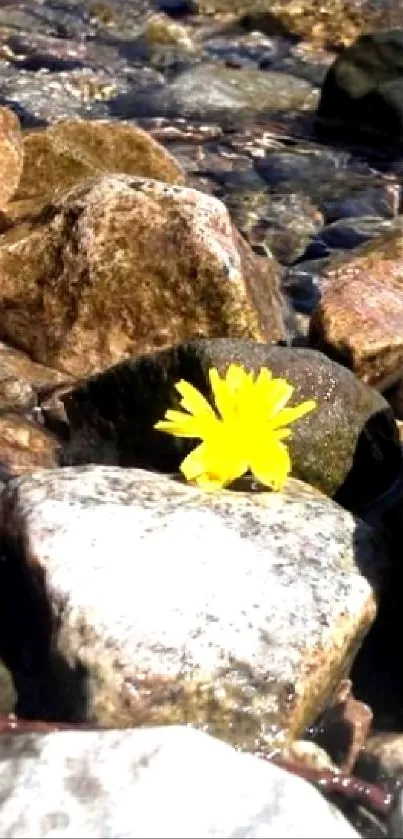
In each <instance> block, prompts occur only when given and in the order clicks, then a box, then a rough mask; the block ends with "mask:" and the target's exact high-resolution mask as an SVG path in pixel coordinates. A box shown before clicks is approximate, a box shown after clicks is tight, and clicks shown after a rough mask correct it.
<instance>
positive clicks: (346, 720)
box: [317, 679, 373, 774]
mask: <svg viewBox="0 0 403 839" xmlns="http://www.w3.org/2000/svg"><path fill="white" fill-rule="evenodd" d="M351 686H352V684H351V681H350V679H343V680H342V682H341V684H340V686H339V691H338V695H337V696H336V697H335V698H334V702H333V704H332V705H331V706H330V707H328V708H327V709H326V711H325V712H324V713H323V714H322V717H321V720H320V725H319V727H318V728H319V734H318V737H317V740H318V742H319V744H320V745H321V746H322V748H324V749H325V750H326V752H327V753H328V754H330V756H331V758H332V759H333V760H334V761H335V762H336V763H337V765H338V766H339V767H340V769H341V770H342V771H343V772H346V773H347V774H348V773H350V772H352V770H353V769H354V766H355V763H356V760H357V757H358V755H359V753H360V751H361V749H362V748H363V747H364V745H365V742H366V740H367V737H368V732H369V730H370V728H371V723H372V718H373V714H372V711H371V709H370V708H369V706H368V705H366V704H365V703H364V702H361V701H360V700H358V699H355V697H354V696H353V694H352V691H351Z"/></svg>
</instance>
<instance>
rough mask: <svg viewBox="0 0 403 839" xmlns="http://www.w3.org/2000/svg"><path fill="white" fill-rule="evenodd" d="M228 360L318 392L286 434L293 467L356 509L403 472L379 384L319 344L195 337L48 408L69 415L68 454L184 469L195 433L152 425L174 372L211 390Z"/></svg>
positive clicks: (301, 392)
mask: <svg viewBox="0 0 403 839" xmlns="http://www.w3.org/2000/svg"><path fill="white" fill-rule="evenodd" d="M231 362H235V363H237V364H242V365H243V366H245V367H246V368H247V369H250V370H256V371H257V370H260V368H261V367H262V366H263V367H264V366H267V367H269V369H271V370H273V372H274V373H275V374H276V375H278V376H283V377H285V378H286V379H287V380H288V381H290V382H291V383H292V384H293V385H294V387H295V397H294V398H295V401H296V403H298V402H299V401H302V400H304V399H312V398H313V399H316V401H317V405H318V408H317V410H316V411H313V412H312V413H311V414H309V415H307V416H306V417H305V418H304V420H303V422H298V423H295V425H294V427H293V434H292V438H291V439H290V441H289V446H290V453H291V457H292V463H293V474H294V476H295V477H297V478H300V479H301V480H303V481H306V482H307V483H309V484H311V485H313V486H316V487H318V488H319V489H320V490H322V492H325V493H326V494H329V495H332V496H335V497H336V499H337V501H339V503H340V504H342V505H343V506H346V507H348V508H349V509H351V510H354V511H357V510H360V508H361V506H362V505H364V504H367V503H371V502H373V501H374V500H375V499H377V498H378V496H379V495H381V494H382V493H384V492H385V491H386V490H388V489H389V488H390V486H391V485H392V483H393V482H394V481H396V479H397V478H398V477H399V475H400V473H401V468H402V454H401V448H400V444H399V437H398V432H397V428H396V424H395V421H394V418H393V414H392V411H391V409H390V406H389V405H388V403H387V402H386V400H385V399H383V397H381V396H380V394H379V393H376V392H375V391H373V390H372V389H371V388H369V387H367V386H366V385H364V384H363V383H362V382H360V381H359V380H358V379H357V378H356V376H354V375H352V373H351V372H350V371H349V370H346V369H345V368H344V367H342V366H341V365H339V364H336V363H335V362H333V361H331V360H330V359H328V358H327V357H326V356H325V355H323V354H322V353H318V352H315V351H312V350H310V349H302V348H301V349H297V348H295V347H293V348H290V347H271V346H269V345H267V344H257V343H255V342H251V341H237V340H229V339H211V340H195V341H190V342H189V343H184V344H181V345H179V346H176V347H172V348H170V349H168V350H166V351H163V352H161V353H155V354H149V355H146V356H141V357H137V358H133V359H130V360H129V361H125V362H122V363H121V364H119V365H116V366H115V367H112V368H110V369H109V370H106V371H104V372H103V373H101V374H100V375H99V376H94V377H92V378H90V379H88V380H87V381H84V382H82V383H80V384H79V385H77V387H73V388H72V389H70V388H69V389H67V391H66V392H65V393H64V394H63V395H61V397H60V402H61V405H60V402H59V405H57V404H56V405H54V406H49V408H46V409H45V412H46V416H47V419H48V422H49V423H50V426H51V427H52V420H53V415H54V416H55V419H58V420H63V410H64V419H65V420H67V423H68V425H69V432H68V435H67V436H66V435H65V440H64V441H63V453H62V462H63V463H64V464H70V465H72V464H78V463H89V462H90V463H91V462H92V463H94V462H95V463H109V464H115V465H116V464H119V465H120V466H140V467H142V468H144V467H145V468H151V469H156V470H161V469H163V470H164V471H168V472H175V471H178V470H179V465H180V462H181V460H182V459H183V457H184V456H185V454H187V452H188V451H189V441H188V440H185V439H181V438H173V437H171V436H170V435H168V434H161V432H159V431H155V430H154V429H153V425H154V423H155V422H157V420H159V419H160V418H161V417H162V416H163V415H164V413H165V411H166V409H167V408H169V407H171V408H172V407H178V405H177V400H176V395H175V389H174V385H175V382H177V381H179V379H181V378H184V379H187V380H188V381H190V382H192V383H193V384H194V385H195V386H196V387H197V388H199V389H200V390H201V391H202V392H203V393H204V394H205V395H206V396H207V397H208V398H210V399H211V398H212V396H211V393H210V390H209V385H208V370H209V368H210V367H213V366H216V367H218V368H219V370H221V371H224V370H226V369H227V367H228V365H229V364H230V363H231ZM57 408H58V409H59V410H58V411H57V410H56V409H57ZM61 408H62V410H60V409H61ZM192 445H193V444H190V448H191V447H192Z"/></svg>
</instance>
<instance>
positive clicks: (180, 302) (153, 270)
mask: <svg viewBox="0 0 403 839" xmlns="http://www.w3.org/2000/svg"><path fill="white" fill-rule="evenodd" d="M277 279H278V268H277V263H276V262H275V260H274V259H261V258H259V257H257V256H255V254H254V253H253V251H252V250H251V248H250V247H249V245H248V244H247V243H246V242H245V241H244V240H243V239H242V237H241V236H240V234H239V233H238V232H237V231H236V230H235V228H234V227H233V226H232V224H231V221H230V217H229V215H228V212H227V210H226V208H225V207H224V205H223V204H222V203H221V202H220V201H218V200H217V199H215V198H212V197H211V196H209V195H205V194H204V193H201V192H198V191H197V190H194V189H189V188H184V187H177V186H170V185H167V184H164V183H161V182H159V181H152V180H147V179H141V178H129V177H127V176H126V177H125V176H123V175H116V176H114V177H109V178H107V177H104V178H98V179H94V180H92V181H90V182H87V183H85V184H83V185H81V186H79V187H77V188H76V189H75V190H74V191H72V192H70V193H68V194H67V195H66V196H64V197H62V198H61V199H60V200H59V201H55V202H54V204H53V205H52V206H51V207H49V208H48V210H47V213H46V214H45V215H44V216H43V217H38V218H37V219H36V222H34V223H31V224H21V225H19V226H16V227H15V228H13V229H12V230H10V231H8V232H7V233H5V234H4V235H3V237H2V239H1V240H0V337H3V338H4V339H6V340H8V341H9V343H11V344H12V345H13V346H18V347H20V348H23V349H25V350H26V351H27V352H28V353H29V354H30V356H31V357H32V358H33V359H35V360H36V361H40V362H41V363H43V364H47V365H49V366H52V367H56V368H57V369H58V370H62V371H64V372H67V373H70V374H72V375H77V376H80V375H85V374H90V373H93V372H95V371H97V370H101V369H104V368H105V367H108V366H110V365H111V364H113V363H115V362H117V361H119V360H120V359H123V358H125V357H128V356H130V355H133V354H136V353H143V352H147V351H149V350H151V349H157V348H162V347H166V346H168V345H171V344H174V343H179V342H180V341H182V340H183V339H186V338H189V337H191V336H197V335H199V336H211V337H214V336H230V337H238V338H251V339H253V340H256V341H259V340H260V341H268V342H276V341H278V340H280V339H283V338H284V326H283V320H282V309H281V305H282V304H281V296H280V292H279V290H278V285H277Z"/></svg>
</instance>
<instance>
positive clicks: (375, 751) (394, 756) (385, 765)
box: [363, 731, 403, 778]
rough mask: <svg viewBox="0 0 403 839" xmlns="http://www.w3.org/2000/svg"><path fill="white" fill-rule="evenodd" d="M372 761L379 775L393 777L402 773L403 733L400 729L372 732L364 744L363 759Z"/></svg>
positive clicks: (366, 761)
mask: <svg viewBox="0 0 403 839" xmlns="http://www.w3.org/2000/svg"><path fill="white" fill-rule="evenodd" d="M370 759H372V760H371V763H372V761H373V762H374V767H376V769H377V771H378V773H379V775H381V776H383V777H385V775H386V777H389V778H394V777H396V775H400V776H402V775H403V734H402V733H401V732H400V731H382V732H380V733H379V734H373V735H372V737H369V738H368V740H367V742H366V744H365V752H364V755H363V760H365V763H368V762H369V760H370Z"/></svg>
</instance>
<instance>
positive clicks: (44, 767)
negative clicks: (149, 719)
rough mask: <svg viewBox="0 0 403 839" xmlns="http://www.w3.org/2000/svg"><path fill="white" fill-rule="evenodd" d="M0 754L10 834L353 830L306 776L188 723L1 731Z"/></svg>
mask: <svg viewBox="0 0 403 839" xmlns="http://www.w3.org/2000/svg"><path fill="white" fill-rule="evenodd" d="M0 757H1V760H0V790H1V798H2V803H1V806H0V832H1V835H2V836H7V837H10V839H11V837H13V839H23V838H25V837H30V836H41V837H43V839H45V837H53V836H58V837H60V839H64V837H66V839H68V837H71V836H86V837H88V839H93V838H94V839H98V837H99V839H101V837H105V839H112V837H121V839H125V837H128V839H129V837H133V839H135V838H136V837H139V839H140V837H144V839H147V837H149V839H152V837H155V836H164V837H166V839H170V837H172V839H173V837H175V839H178V838H179V839H181V837H183V839H185V837H188V839H192V838H193V837H194V839H198V838H199V837H200V839H201V837H211V839H213V837H217V836H222V837H235V836H245V837H246V836H247V837H251V839H253V838H254V837H256V839H258V837H262V836H265V837H289V836H295V837H297V839H299V837H301V839H302V837H312V839H316V837H318V838H319V837H322V836H326V837H328V839H333V837H334V839H336V837H339V839H344V837H346V839H347V837H354V836H358V834H357V833H356V831H355V830H354V829H353V828H352V827H351V825H350V824H349V823H348V822H347V821H346V820H345V819H344V817H343V816H342V815H341V814H340V813H339V812H337V811H336V809H335V808H334V807H332V805H331V804H329V803H328V802H327V801H326V800H325V799H324V798H323V797H322V796H321V794H320V793H319V792H317V790H315V789H314V788H313V787H312V786H311V785H310V784H308V783H307V782H306V781H303V780H301V779H300V778H296V777H295V776H294V775H290V774H289V773H287V772H284V771H283V770H282V769H280V768H279V767H277V766H273V764H269V763H267V762H266V761H263V760H259V758H256V757H252V756H251V755H246V754H242V753H240V752H236V751H235V750H234V749H232V748H230V747H229V746H227V745H226V744H224V743H221V742H219V741H218V740H215V739H214V738H212V737H209V736H208V735H207V734H203V733H201V732H198V731H194V730H192V729H191V728H184V727H183V728H181V727H179V726H170V727H168V728H158V727H157V728H152V729H147V728H143V729H137V730H135V731H113V730H112V731H87V732H82V731H80V732H76V731H64V732H57V733H52V734H20V735H17V736H16V735H2V736H1V737H0ZM40 790H41V791H43V790H46V795H43V794H38V792H39V791H40Z"/></svg>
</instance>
